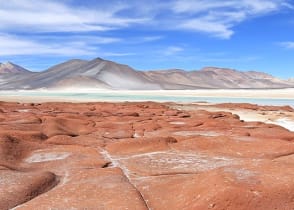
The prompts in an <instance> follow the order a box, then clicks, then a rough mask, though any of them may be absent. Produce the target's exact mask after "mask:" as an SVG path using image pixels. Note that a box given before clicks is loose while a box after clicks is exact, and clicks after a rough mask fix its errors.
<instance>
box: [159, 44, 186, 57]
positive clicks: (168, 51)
mask: <svg viewBox="0 0 294 210" xmlns="http://www.w3.org/2000/svg"><path fill="white" fill-rule="evenodd" d="M182 51H184V48H182V47H177V46H170V47H168V48H166V49H165V50H164V52H163V54H164V55H166V56H171V55H176V54H178V53H179V52H182Z"/></svg>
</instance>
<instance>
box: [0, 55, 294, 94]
mask: <svg viewBox="0 0 294 210" xmlns="http://www.w3.org/2000/svg"><path fill="white" fill-rule="evenodd" d="M0 66H1V67H0V89H2V90H15V89H40V88H46V89H65V88H66V89H68V88H97V89H119V90H120V89H124V90H159V89H202V88H210V89H211V88H225V89H228V88H289V87H294V81H293V80H281V79H278V78H275V77H273V76H271V75H269V74H266V73H262V72H255V71H248V72H241V71H237V70H233V69H226V68H217V67H205V68H203V69H201V70H197V71H196V70H195V71H184V70H181V69H168V70H155V71H138V70H135V69H133V68H131V67H130V66H127V65H123V64H119V63H115V62H112V61H108V60H104V59H101V58H96V59H94V60H91V61H87V60H79V59H74V60H69V61H66V62H64V63H61V64H58V65H55V66H53V67H51V68H49V69H47V70H45V71H42V72H34V73H33V72H30V71H28V70H26V69H24V68H22V67H20V66H18V65H15V64H12V63H6V64H1V65H0Z"/></svg>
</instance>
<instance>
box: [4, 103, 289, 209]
mask: <svg viewBox="0 0 294 210" xmlns="http://www.w3.org/2000/svg"><path fill="white" fill-rule="evenodd" d="M231 112H236V113H235V114H232V113H231ZM293 112H294V110H293V108H291V107H289V106H283V107H274V106H256V105H251V104H218V105H216V104H213V105H212V104H206V103H200V104H199V103H198V104H177V103H155V102H124V103H106V102H100V103H98V102H95V103H94V102H92V103H69V102H60V103H57V102H50V103H16V102H0V180H1V182H0V198H1V199H0V209H10V208H14V209H160V210H161V209H201V210H202V209H231V210H235V209H241V210H242V209H244V210H245V209H246V210H247V209H257V210H258V209H259V210H261V209H264V210H265V209H267V210H268V209H294V181H293V180H294V132H290V131H289V130H287V129H285V128H283V127H281V126H278V125H275V124H266V123H263V122H257V121H255V120H258V121H267V120H268V119H269V118H270V120H271V121H275V120H276V119H288V118H289V119H292V118H291V117H293ZM240 113H241V119H240V117H239V116H238V115H236V114H240ZM242 113H243V114H242ZM254 113H255V114H254ZM247 115H250V117H251V116H255V117H256V118H254V119H251V120H254V121H251V122H248V121H246V119H245V118H246V117H247V119H248V118H249V116H247ZM276 117H277V118H276ZM242 118H243V119H242Z"/></svg>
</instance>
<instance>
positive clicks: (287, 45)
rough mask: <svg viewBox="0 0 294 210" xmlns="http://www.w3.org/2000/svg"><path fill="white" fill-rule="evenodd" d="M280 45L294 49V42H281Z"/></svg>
mask: <svg viewBox="0 0 294 210" xmlns="http://www.w3.org/2000/svg"><path fill="white" fill-rule="evenodd" d="M278 44H279V45H280V46H282V47H284V48H286V49H294V42H280V43H278Z"/></svg>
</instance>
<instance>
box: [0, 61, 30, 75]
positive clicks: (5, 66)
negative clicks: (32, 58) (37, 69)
mask: <svg viewBox="0 0 294 210" xmlns="http://www.w3.org/2000/svg"><path fill="white" fill-rule="evenodd" d="M24 72H29V71H28V70H27V69H25V68H23V67H21V66H18V65H16V64H14V63H12V62H9V61H8V62H6V63H0V73H1V74H9V73H24Z"/></svg>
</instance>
